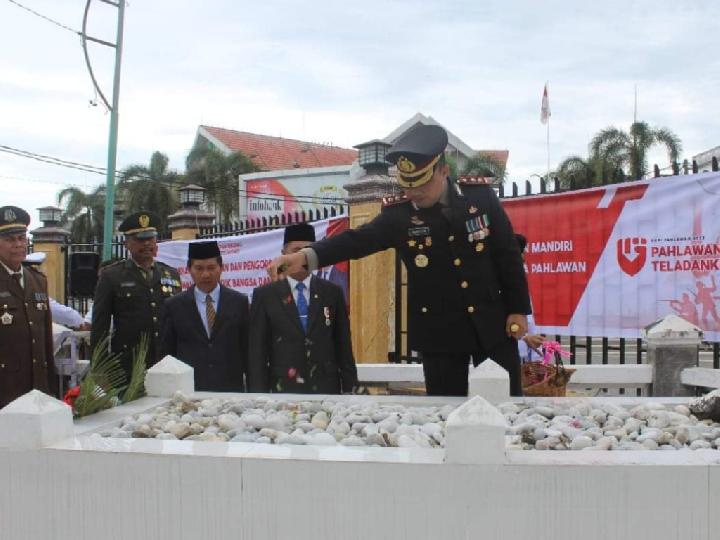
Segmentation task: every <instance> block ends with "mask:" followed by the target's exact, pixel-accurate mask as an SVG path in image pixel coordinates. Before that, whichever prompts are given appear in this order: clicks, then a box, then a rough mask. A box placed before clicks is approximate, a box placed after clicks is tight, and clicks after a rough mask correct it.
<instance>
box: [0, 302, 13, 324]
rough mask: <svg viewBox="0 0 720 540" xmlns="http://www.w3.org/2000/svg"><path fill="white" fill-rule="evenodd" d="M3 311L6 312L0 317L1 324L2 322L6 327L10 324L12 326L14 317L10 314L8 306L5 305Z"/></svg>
mask: <svg viewBox="0 0 720 540" xmlns="http://www.w3.org/2000/svg"><path fill="white" fill-rule="evenodd" d="M3 309H4V310H5V312H4V313H3V314H2V315H0V322H1V323H2V324H3V325H5V326H7V325H9V324H12V322H13V316H12V315H11V314H10V312H9V311H8V307H7V304H5V305H4V306H3Z"/></svg>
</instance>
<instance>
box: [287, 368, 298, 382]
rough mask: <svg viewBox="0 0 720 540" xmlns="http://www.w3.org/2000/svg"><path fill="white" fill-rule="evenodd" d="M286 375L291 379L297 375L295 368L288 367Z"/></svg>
mask: <svg viewBox="0 0 720 540" xmlns="http://www.w3.org/2000/svg"><path fill="white" fill-rule="evenodd" d="M288 377H289V378H291V379H294V378H295V377H297V369H295V368H294V367H291V368H290V369H288Z"/></svg>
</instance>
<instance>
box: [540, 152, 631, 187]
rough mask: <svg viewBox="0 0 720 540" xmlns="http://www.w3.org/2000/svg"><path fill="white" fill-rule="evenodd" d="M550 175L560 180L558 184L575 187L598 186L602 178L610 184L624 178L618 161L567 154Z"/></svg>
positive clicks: (621, 180) (622, 180)
mask: <svg viewBox="0 0 720 540" xmlns="http://www.w3.org/2000/svg"><path fill="white" fill-rule="evenodd" d="M552 175H553V176H556V177H557V178H558V179H559V180H560V185H561V186H562V187H564V188H567V187H570V186H571V185H573V186H574V187H576V188H585V187H592V186H599V185H601V184H602V183H603V179H604V180H605V182H607V183H611V184H614V183H618V182H624V181H625V180H626V176H625V173H624V172H623V170H622V167H621V166H620V165H619V164H618V163H613V162H612V161H610V160H603V159H601V158H598V157H590V158H588V159H587V160H585V159H583V158H581V157H580V156H569V157H567V158H565V159H564V160H563V161H562V162H561V163H560V165H558V168H557V170H556V171H554V172H553V173H552Z"/></svg>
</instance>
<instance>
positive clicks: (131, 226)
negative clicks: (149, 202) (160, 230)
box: [118, 211, 160, 239]
mask: <svg viewBox="0 0 720 540" xmlns="http://www.w3.org/2000/svg"><path fill="white" fill-rule="evenodd" d="M159 223H160V220H159V219H158V217H157V215H156V214H153V213H152V212H144V211H142V212H135V213H134V214H130V215H129V216H128V217H126V218H125V219H124V220H123V222H122V223H121V224H120V226H119V227H118V230H119V231H120V232H121V233H123V234H124V235H125V236H133V237H135V238H140V239H144V238H154V237H155V236H157V227H158V225H159Z"/></svg>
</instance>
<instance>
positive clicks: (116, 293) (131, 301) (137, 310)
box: [90, 212, 181, 379]
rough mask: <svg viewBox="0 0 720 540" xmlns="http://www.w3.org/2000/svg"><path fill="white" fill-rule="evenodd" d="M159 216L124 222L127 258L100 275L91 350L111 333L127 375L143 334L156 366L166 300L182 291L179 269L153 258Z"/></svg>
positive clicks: (139, 216) (141, 216) (112, 344)
mask: <svg viewBox="0 0 720 540" xmlns="http://www.w3.org/2000/svg"><path fill="white" fill-rule="evenodd" d="M157 225H158V218H157V216H156V215H154V214H152V213H151V212H136V213H134V214H132V215H130V216H128V217H126V218H125V220H124V221H123V222H122V223H121V224H120V226H119V227H118V230H119V231H120V232H122V233H123V234H124V235H125V246H126V247H127V249H128V252H129V253H130V257H129V258H128V259H127V260H123V261H119V262H116V263H114V264H111V265H109V266H107V267H106V268H105V269H104V270H103V272H102V273H101V274H100V278H99V280H98V284H97V288H96V289H95V298H94V300H93V307H92V326H91V336H90V340H91V343H92V347H93V349H94V348H95V347H96V346H97V344H98V343H99V342H100V340H102V339H103V337H105V336H106V335H108V333H110V327H111V324H110V321H111V320H112V328H113V332H112V336H111V338H110V349H111V350H112V352H114V353H120V354H121V363H122V366H123V369H124V370H125V373H126V375H127V376H128V379H129V376H130V373H131V370H132V358H133V349H135V348H136V347H137V345H138V343H139V342H140V337H141V336H142V335H143V334H145V335H147V337H148V338H149V350H148V356H147V365H148V366H151V365H153V364H155V363H156V362H157V361H158V360H160V358H158V354H159V348H158V347H157V343H158V337H159V335H160V312H161V309H162V306H163V303H164V302H165V300H166V299H167V298H169V297H171V296H172V295H174V294H177V293H179V292H180V290H181V285H180V276H179V275H178V273H177V271H176V270H175V269H174V268H172V267H170V266H168V265H166V264H164V263H161V262H160V261H156V260H155V254H156V253H157Z"/></svg>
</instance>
